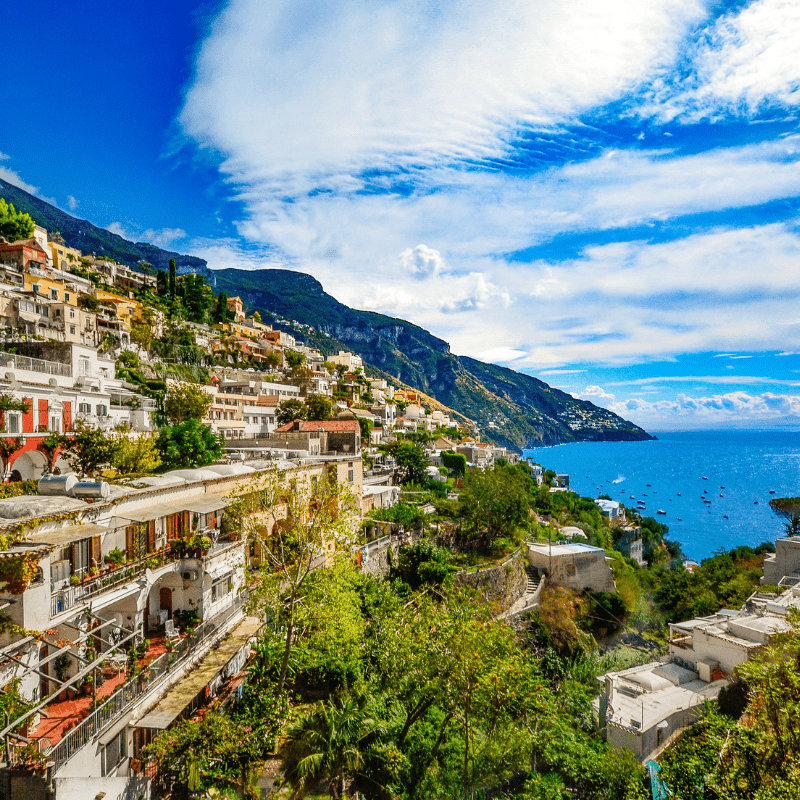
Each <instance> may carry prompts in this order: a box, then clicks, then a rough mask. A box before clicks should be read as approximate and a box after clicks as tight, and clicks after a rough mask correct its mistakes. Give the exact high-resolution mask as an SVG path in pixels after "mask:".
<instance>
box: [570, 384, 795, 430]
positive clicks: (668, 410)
mask: <svg viewBox="0 0 800 800" xmlns="http://www.w3.org/2000/svg"><path fill="white" fill-rule="evenodd" d="M578 396H579V397H581V398H582V399H584V400H590V401H591V402H593V403H595V404H597V405H602V406H604V407H605V408H608V409H610V410H611V411H613V412H614V413H616V414H619V415H621V416H623V417H625V419H629V420H631V421H632V422H635V423H636V424H637V425H641V426H643V427H644V428H645V429H646V430H651V431H658V430H685V429H696V428H713V427H717V426H719V427H724V426H737V425H738V426H742V427H746V426H755V425H776V424H777V425H781V424H782V425H796V424H798V423H800V396H797V395H790V394H773V393H772V392H765V393H764V394H760V395H753V394H748V393H747V392H742V391H738V392H730V393H727V394H715V395H710V396H706V397H692V396H691V395H688V394H679V395H678V397H677V399H675V400H656V401H649V400H643V399H641V398H636V397H635V398H630V399H628V400H624V401H618V400H617V399H616V398H615V396H614V395H613V394H610V393H609V392H606V391H605V390H604V389H602V388H601V387H599V386H587V387H586V389H585V390H584V391H583V392H581V393H580V394H579V395H578Z"/></svg>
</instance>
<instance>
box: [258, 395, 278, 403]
mask: <svg viewBox="0 0 800 800" xmlns="http://www.w3.org/2000/svg"><path fill="white" fill-rule="evenodd" d="M279 402H280V396H279V395H277V394H260V395H259V396H258V398H257V399H256V405H257V406H277V405H278V403H279Z"/></svg>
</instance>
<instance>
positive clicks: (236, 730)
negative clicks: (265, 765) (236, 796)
mask: <svg viewBox="0 0 800 800" xmlns="http://www.w3.org/2000/svg"><path fill="white" fill-rule="evenodd" d="M143 755H144V760H145V761H146V762H149V763H154V764H155V765H156V766H157V768H158V770H159V772H163V773H167V774H169V775H170V777H171V778H172V779H173V781H174V784H173V791H172V794H173V797H189V796H192V797H196V796H198V795H197V794H195V793H196V792H198V791H199V790H201V789H205V790H208V789H215V790H217V791H224V790H227V789H234V790H235V791H237V793H239V792H240V793H241V794H240V796H242V797H256V796H257V795H256V793H255V791H254V790H253V789H252V786H251V781H250V777H251V776H250V772H251V769H252V768H253V767H254V766H255V765H256V764H257V763H258V762H259V761H260V760H263V757H264V755H265V748H264V744H263V742H261V741H259V739H258V738H257V737H254V736H253V735H252V729H251V727H250V726H249V725H243V724H242V723H241V722H240V721H238V720H236V719H232V718H231V717H230V716H227V715H225V716H223V715H221V714H214V713H209V714H207V715H206V716H205V717H204V718H203V719H202V720H201V721H200V722H196V721H194V720H181V721H180V722H179V723H178V724H177V725H175V726H174V727H173V728H170V729H169V730H166V731H164V732H163V733H161V734H159V735H158V736H157V737H156V739H155V740H154V741H153V742H152V743H151V744H149V745H147V747H146V748H145V749H144V752H143ZM204 796H205V793H204Z"/></svg>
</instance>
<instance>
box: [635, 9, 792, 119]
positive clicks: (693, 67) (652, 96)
mask: <svg viewBox="0 0 800 800" xmlns="http://www.w3.org/2000/svg"><path fill="white" fill-rule="evenodd" d="M684 63H685V65H686V66H685V69H684V70H682V71H677V72H676V71H672V72H666V73H664V74H663V75H662V76H661V77H660V78H658V79H657V80H656V81H654V82H653V84H652V88H651V90H650V93H649V97H648V101H647V102H646V103H645V104H644V107H643V108H642V109H641V111H642V112H643V113H645V114H653V115H656V116H658V117H659V118H661V119H674V118H677V119H678V120H679V121H686V122H691V121H695V120H697V119H703V118H709V117H710V118H715V117H719V116H722V115H728V114H752V113H757V112H758V111H760V110H762V109H763V108H764V107H765V106H770V105H777V106H783V107H790V108H791V107H796V106H797V105H798V104H800V5H798V4H797V2H795V0H755V2H751V3H748V4H747V5H746V6H744V7H742V8H739V9H737V10H735V11H731V12H730V13H727V14H724V15H722V16H721V17H719V18H718V19H716V20H714V21H713V22H712V23H711V24H709V25H708V26H706V27H704V28H703V29H701V30H700V31H699V32H698V33H697V35H696V36H695V37H693V38H692V39H690V40H689V41H688V42H687V44H686V46H685V52H684Z"/></svg>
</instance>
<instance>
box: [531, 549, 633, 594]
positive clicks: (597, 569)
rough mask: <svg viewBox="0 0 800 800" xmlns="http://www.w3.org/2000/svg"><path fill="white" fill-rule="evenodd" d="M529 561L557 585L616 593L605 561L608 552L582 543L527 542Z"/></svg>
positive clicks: (579, 589)
mask: <svg viewBox="0 0 800 800" xmlns="http://www.w3.org/2000/svg"><path fill="white" fill-rule="evenodd" d="M526 547H527V551H528V552H527V556H528V562H529V563H530V565H531V566H532V567H534V568H535V569H537V570H538V571H539V572H541V573H544V574H545V575H547V581H548V583H550V584H553V585H555V586H565V587H566V588H568V589H575V590H577V591H581V590H583V589H591V590H593V591H595V592H614V591H616V588H617V587H616V584H615V583H614V574H613V573H612V571H611V567H610V566H609V565H608V562H607V561H606V551H605V550H603V549H602V548H600V547H593V546H592V545H589V544H585V543H583V542H575V541H572V542H569V543H566V544H562V543H558V544H551V543H548V542H528V543H527V545H526Z"/></svg>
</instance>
